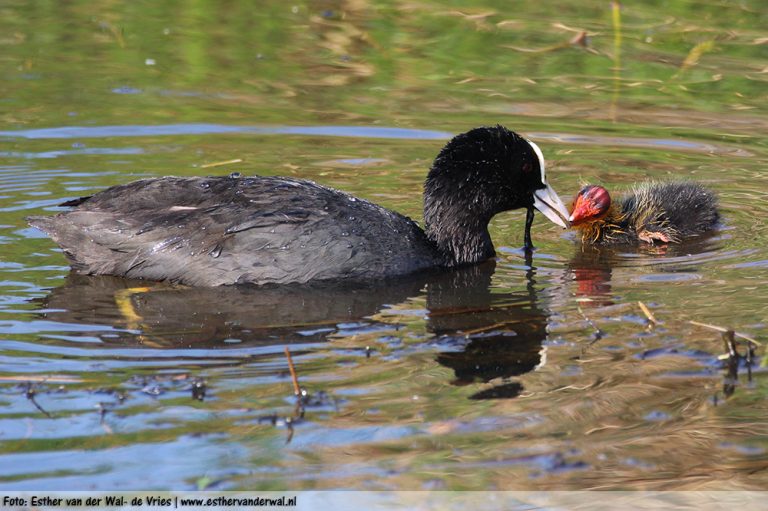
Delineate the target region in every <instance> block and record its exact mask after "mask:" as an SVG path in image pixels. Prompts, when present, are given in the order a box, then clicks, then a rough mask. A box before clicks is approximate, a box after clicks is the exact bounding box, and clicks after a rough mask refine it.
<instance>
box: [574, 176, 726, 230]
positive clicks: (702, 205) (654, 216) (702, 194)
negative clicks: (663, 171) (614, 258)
mask: <svg viewBox="0 0 768 511" xmlns="http://www.w3.org/2000/svg"><path fill="white" fill-rule="evenodd" d="M572 210H573V213H572V214H571V216H570V217H569V220H570V221H571V225H573V226H574V227H575V228H576V229H578V230H579V231H581V239H582V242H583V243H594V244H611V243H614V244H619V243H637V242H641V241H642V242H646V243H651V244H653V243H654V242H660V243H670V242H680V241H682V240H683V239H684V238H686V237H689V236H695V235H698V234H702V233H704V232H706V231H709V230H711V229H713V228H714V227H715V226H716V225H717V222H718V219H719V218H720V215H719V213H718V211H717V197H716V196H715V194H714V193H713V192H712V191H711V190H708V189H707V188H705V187H704V186H702V185H701V184H699V183H696V182H693V181H682V182H654V181H647V182H644V183H641V184H640V185H638V186H636V187H635V188H634V189H633V190H632V191H631V192H630V193H629V194H627V195H626V196H624V197H622V198H621V199H620V200H619V201H618V204H617V203H615V202H612V201H611V196H610V195H609V194H608V190H606V189H605V188H603V187H602V186H597V185H587V186H585V187H584V188H582V189H581V191H579V193H578V194H576V198H575V199H574V202H573V208H572Z"/></svg>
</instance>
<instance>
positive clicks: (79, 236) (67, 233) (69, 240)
mask: <svg viewBox="0 0 768 511" xmlns="http://www.w3.org/2000/svg"><path fill="white" fill-rule="evenodd" d="M27 222H28V223H29V225H31V226H32V227H36V228H38V229H40V230H41V231H43V232H44V233H46V234H47V235H48V236H50V237H51V239H52V240H53V241H55V242H56V243H57V244H58V245H59V246H60V247H61V248H62V251H63V252H64V255H65V256H67V259H69V262H70V264H71V265H72V269H73V270H75V271H78V272H81V273H97V271H95V270H96V266H98V264H96V263H99V262H100V261H104V260H108V259H105V258H106V257H109V256H110V255H112V254H110V251H109V249H108V248H105V247H102V246H100V245H98V244H97V243H95V242H94V241H93V240H92V239H89V238H88V236H86V234H85V233H84V232H83V231H82V230H81V229H79V228H77V227H75V226H73V224H71V223H67V222H60V221H58V217H56V216H28V217H27ZM102 266H103V264H102Z"/></svg>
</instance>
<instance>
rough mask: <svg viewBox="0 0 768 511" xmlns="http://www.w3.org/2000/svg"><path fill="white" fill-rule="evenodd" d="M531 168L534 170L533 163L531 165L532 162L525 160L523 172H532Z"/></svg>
mask: <svg viewBox="0 0 768 511" xmlns="http://www.w3.org/2000/svg"><path fill="white" fill-rule="evenodd" d="M531 170H533V165H531V164H530V162H525V163H524V164H523V172H524V173H526V174H528V173H530V172H531Z"/></svg>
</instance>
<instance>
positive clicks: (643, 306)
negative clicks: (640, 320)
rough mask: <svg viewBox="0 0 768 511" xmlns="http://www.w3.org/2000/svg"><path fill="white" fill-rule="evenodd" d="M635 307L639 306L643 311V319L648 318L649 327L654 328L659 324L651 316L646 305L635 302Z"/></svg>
mask: <svg viewBox="0 0 768 511" xmlns="http://www.w3.org/2000/svg"><path fill="white" fill-rule="evenodd" d="M637 305H638V306H640V310H641V311H643V314H645V317H646V318H648V321H649V322H650V325H649V326H656V325H658V324H659V322H658V321H656V317H655V316H654V315H653V313H652V312H651V310H650V309H649V308H648V307H646V305H645V304H644V303H643V302H637Z"/></svg>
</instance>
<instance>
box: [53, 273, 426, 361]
mask: <svg viewBox="0 0 768 511" xmlns="http://www.w3.org/2000/svg"><path fill="white" fill-rule="evenodd" d="M426 278H427V276H424V277H423V278H421V279H416V278H411V279H408V280H393V281H388V282H385V283H380V284H378V285H365V286H364V285H359V286H353V285H339V284H336V285H328V284H317V285H293V286H292V285H283V286H273V287H256V286H248V285H240V286H220V287H213V288H211V287H208V288H205V287H196V288H191V287H177V286H172V285H168V284H164V283H159V282H151V281H144V280H130V279H124V278H119V277H110V276H88V275H79V274H77V273H74V272H72V273H70V274H69V275H68V276H67V280H66V282H65V284H64V285H63V286H60V287H58V288H55V289H53V290H52V291H51V293H50V294H49V295H48V296H47V297H45V298H43V299H39V300H38V301H39V303H40V306H41V309H43V312H42V313H41V315H42V316H43V317H44V318H46V319H49V320H52V321H58V322H63V323H76V324H95V325H108V326H110V327H115V328H117V329H118V330H117V331H115V332H112V331H110V332H109V335H108V336H103V337H102V341H103V342H105V343H108V344H116V343H119V344H120V345H123V346H125V345H144V346H152V347H165V348H193V347H194V348H226V347H227V346H230V347H234V346H238V347H244V346H245V345H251V346H253V345H260V346H263V345H271V344H284V343H309V342H318V341H324V340H325V339H326V337H327V336H328V334H329V333H333V332H336V331H337V329H338V325H339V324H344V323H350V322H356V321H359V320H360V319H362V318H365V317H367V316H370V315H372V314H375V313H376V312H378V311H379V310H380V309H381V308H382V307H384V306H385V305H387V304H396V303H401V302H403V301H405V300H407V299H408V298H409V297H412V296H416V295H418V293H419V290H420V289H421V288H422V287H423V286H424V283H425V279H426ZM126 330H131V331H138V333H132V332H130V331H126ZM233 340H234V341H238V342H237V344H228V343H227V342H225V341H229V342H232V341H233Z"/></svg>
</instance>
